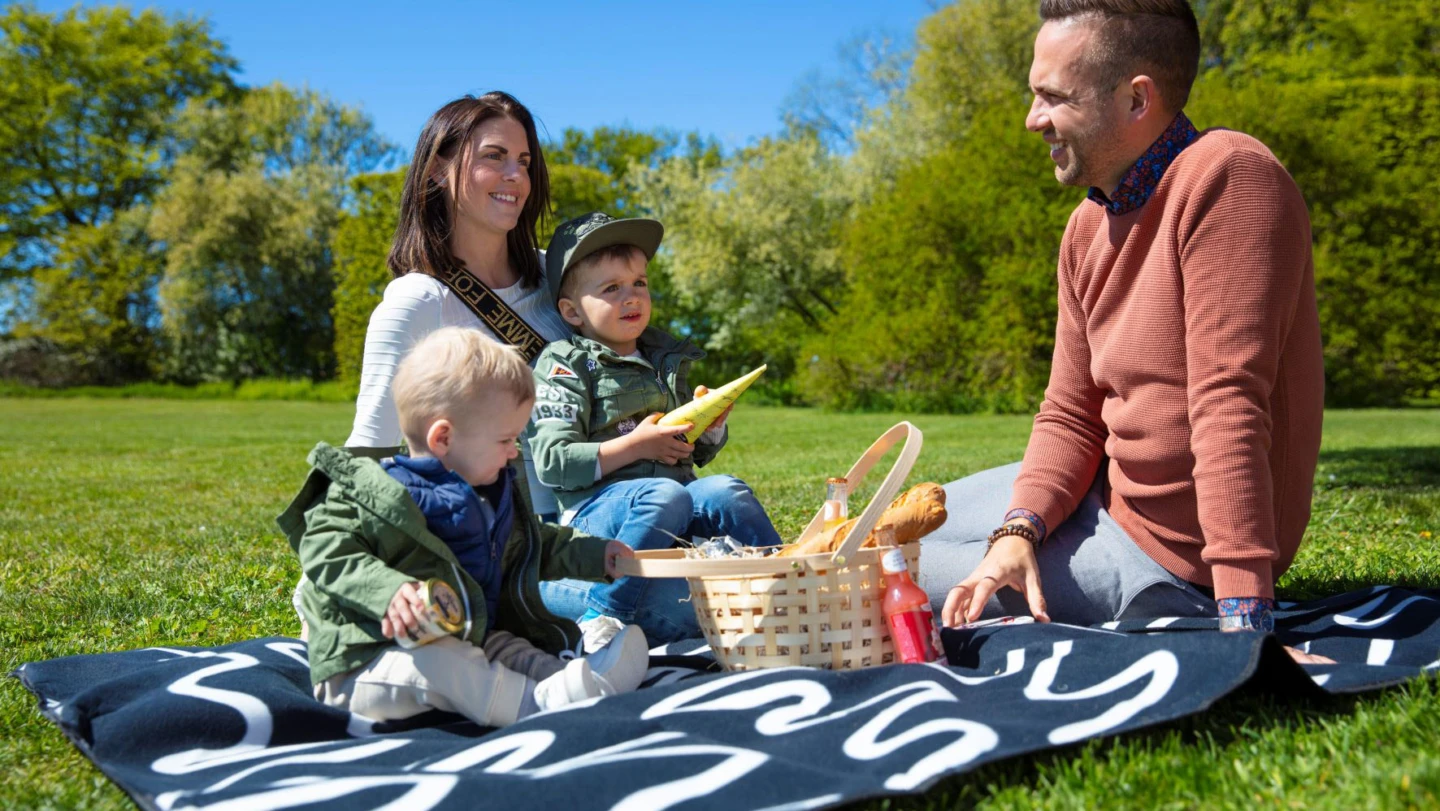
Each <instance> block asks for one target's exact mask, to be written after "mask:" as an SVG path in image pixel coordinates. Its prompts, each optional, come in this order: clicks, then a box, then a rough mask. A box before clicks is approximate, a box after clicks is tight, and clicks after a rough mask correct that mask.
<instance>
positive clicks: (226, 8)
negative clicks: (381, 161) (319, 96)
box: [39, 0, 931, 156]
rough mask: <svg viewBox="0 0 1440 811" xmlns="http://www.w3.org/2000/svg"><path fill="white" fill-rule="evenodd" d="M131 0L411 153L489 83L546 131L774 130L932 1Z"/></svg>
mask: <svg viewBox="0 0 1440 811" xmlns="http://www.w3.org/2000/svg"><path fill="white" fill-rule="evenodd" d="M72 5H74V4H73V3H58V2H41V3H39V7H40V8H41V9H43V10H46V11H59V10H63V9H66V8H69V7H70V6H72ZM86 5H94V4H93V3H86ZM131 5H133V6H135V7H147V6H154V7H158V8H161V9H163V10H165V11H167V12H170V13H176V12H178V13H184V14H188V15H195V16H205V17H208V18H209V19H210V21H211V26H212V31H213V32H214V33H215V35H216V36H217V37H218V38H219V39H221V40H222V41H224V42H226V43H227V44H228V45H229V47H230V51H231V53H232V54H233V55H234V56H235V57H236V58H237V59H239V61H240V63H241V67H242V70H243V73H242V75H241V78H242V81H244V82H245V83H247V84H265V83H268V82H271V81H275V80H279V81H282V82H285V83H286V84H289V85H295V86H300V85H308V86H310V87H311V88H314V89H316V90H320V91H323V92H325V93H327V94H329V95H330V96H332V97H334V98H336V99H338V100H340V101H342V102H345V103H347V104H355V105H360V106H362V107H363V108H364V109H365V111H366V112H368V113H369V114H370V116H371V117H372V118H373V119H374V121H375V124H376V127H377V129H378V130H379V131H380V132H381V134H383V135H384V136H386V137H387V138H389V139H390V140H391V141H393V142H395V143H396V144H398V145H399V146H400V147H401V148H402V149H403V150H404V151H405V152H406V153H407V156H408V153H409V151H410V150H411V149H412V148H413V146H414V140H415V136H416V135H417V134H418V133H419V131H420V128H421V126H422V125H423V124H424V122H425V119H426V117H427V116H428V115H429V114H430V113H431V112H433V111H434V110H435V109H436V108H438V107H439V106H440V105H441V104H443V103H445V102H446V101H448V100H450V99H451V98H454V97H455V96H458V95H461V94H463V93H467V92H483V91H485V90H489V89H502V90H507V91H509V92H511V93H513V94H514V95H515V96H517V97H518V98H519V99H520V100H521V101H522V102H524V103H525V104H526V105H527V106H529V107H530V109H531V110H532V111H533V112H534V113H535V114H536V116H537V117H538V118H539V119H540V121H541V123H542V124H543V125H544V127H545V129H546V130H548V132H549V134H550V135H551V136H554V137H558V136H559V134H560V132H561V131H562V130H563V129H565V128H566V127H578V128H581V129H590V128H592V127H596V126H600V125H612V126H613V125H620V124H628V125H630V126H634V127H637V128H641V129H649V128H652V127H660V126H664V127H671V128H674V129H678V130H682V131H685V130H700V131H701V132H703V133H706V134H710V135H714V136H716V137H718V138H719V139H720V140H721V143H722V144H724V145H725V146H727V147H734V146H739V145H742V144H745V143H746V142H748V141H750V140H751V139H754V138H756V137H757V136H760V135H764V134H766V133H769V132H774V131H775V130H777V129H778V128H779V126H780V124H779V110H780V107H781V103H782V101H783V100H784V98H785V96H786V95H787V94H788V93H789V92H790V91H791V90H792V89H793V88H794V86H795V84H796V82H797V81H798V80H799V79H800V78H801V77H802V76H804V75H805V74H806V73H807V71H810V70H813V69H820V70H822V71H834V69H835V62H836V53H837V49H838V47H839V46H840V44H841V43H842V42H844V41H845V40H847V39H849V38H850V37H851V36H853V35H855V34H856V33H862V32H866V31H871V30H877V29H878V30H883V31H888V32H890V33H892V34H895V35H900V36H905V37H909V36H910V35H911V34H913V32H914V30H915V26H916V25H917V24H918V23H919V22H920V20H921V19H923V18H924V17H925V16H926V15H927V14H929V13H930V11H931V0H884V2H860V0H837V1H836V2H813V1H807V2H789V3H762V2H754V1H753V0H741V1H738V2H727V3H695V2H684V0H675V1H674V2H638V1H636V2H590V3H581V2H550V3H497V2H485V1H484V0H476V1H475V2H459V1H458V0H446V2H428V3H419V2H413V3H404V4H401V3H374V2H363V0H362V1H357V2H348V3H345V2H331V1H330V0H323V1H317V2H272V1H271V0H260V1H259V2H256V1H254V0H251V1H248V2H239V1H238V0H198V2H172V1H171V0H164V2H157V3H133V4H131Z"/></svg>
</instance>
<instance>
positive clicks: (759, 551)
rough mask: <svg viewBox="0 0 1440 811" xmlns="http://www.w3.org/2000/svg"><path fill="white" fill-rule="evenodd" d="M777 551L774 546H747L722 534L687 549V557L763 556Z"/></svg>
mask: <svg viewBox="0 0 1440 811" xmlns="http://www.w3.org/2000/svg"><path fill="white" fill-rule="evenodd" d="M774 551H775V547H773V546H759V547H753V546H746V545H744V544H742V543H740V542H739V541H737V540H735V539H734V538H732V537H730V536H729V535H721V536H719V537H716V538H711V539H710V540H708V541H701V542H700V543H698V544H695V545H694V546H691V547H688V548H686V549H685V557H686V558H690V559H692V560H694V559H699V560H714V559H716V558H763V557H765V556H766V555H768V554H770V553H771V552H774Z"/></svg>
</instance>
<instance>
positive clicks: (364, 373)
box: [345, 252, 570, 513]
mask: <svg viewBox="0 0 1440 811" xmlns="http://www.w3.org/2000/svg"><path fill="white" fill-rule="evenodd" d="M540 265H541V266H542V267H543V266H544V265H545V256H544V254H543V252H542V253H541V256H540ZM494 293H495V295H497V296H499V297H500V299H501V300H503V301H504V302H505V303H506V304H508V305H510V308H511V309H513V310H514V311H515V314H516V315H518V316H520V317H521V318H523V319H525V323H527V324H529V325H530V326H531V327H532V328H533V329H534V330H535V331H536V332H538V333H540V337H541V338H543V339H544V340H546V341H558V340H561V339H564V338H568V337H569V336H570V326H569V325H568V324H566V323H565V322H564V321H562V320H561V319H560V314H559V313H558V312H557V311H556V309H555V302H554V301H553V300H551V298H550V290H549V288H548V287H547V286H546V285H544V284H541V285H539V286H538V287H534V288H529V289H527V288H525V287H522V286H521V285H519V284H514V285H511V286H510V287H503V288H500V289H498V290H495V291H494ZM441 327H465V328H467V329H478V330H480V331H481V332H483V333H485V334H486V335H488V336H490V337H491V338H494V339H495V340H499V339H498V338H496V336H495V333H494V332H492V331H491V330H490V328H489V327H488V326H487V325H486V324H485V322H483V321H481V320H480V318H479V317H478V316H476V315H475V313H473V312H471V310H470V308H469V307H467V306H466V305H465V302H463V301H461V300H460V299H459V298H457V297H456V296H455V294H453V293H451V292H450V288H448V287H446V286H445V285H444V284H443V283H442V282H440V280H438V279H436V278H435V277H433V276H427V275H425V274H423V273H407V274H405V275H404V276H401V277H399V278H398V279H395V280H394V281H392V282H390V284H388V285H386V286H385V296H384V298H383V299H382V300H381V301H380V304H379V305H378V306H376V307H375V312H373V313H371V314H370V325H369V326H368V327H367V328H366V330H365V357H364V362H363V365H362V367H361V371H360V395H359V397H357V398H356V400H355V424H354V426H353V427H352V428H351V431H350V438H349V439H347V440H346V441H345V444H346V445H347V446H349V447H361V448H388V447H393V446H396V445H400V444H402V443H403V442H404V435H403V434H402V433H401V432H400V418H399V416H398V415H396V413H395V398H394V396H393V394H392V393H391V391H390V384H391V382H392V381H393V380H394V379H395V367H396V366H397V365H399V363H400V359H401V358H403V357H405V353H407V352H409V351H410V348H411V347H413V346H414V345H415V344H416V343H417V342H419V340H420V339H421V338H424V337H425V336H426V335H429V334H430V333H432V332H434V331H435V330H437V329H440V328H441ZM523 451H524V457H525V471H526V473H527V474H528V475H529V478H530V485H531V494H532V497H533V499H534V501H535V505H534V506H535V509H536V511H537V512H541V513H548V512H554V510H555V506H554V500H553V496H551V495H550V492H549V490H548V489H546V488H543V487H536V485H537V484H538V480H537V479H536V478H535V473H534V464H533V463H532V462H531V461H530V449H529V448H528V447H525V448H523Z"/></svg>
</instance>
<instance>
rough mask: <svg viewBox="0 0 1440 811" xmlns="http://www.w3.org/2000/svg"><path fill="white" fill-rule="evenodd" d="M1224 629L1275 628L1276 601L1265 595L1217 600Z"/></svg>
mask: <svg viewBox="0 0 1440 811" xmlns="http://www.w3.org/2000/svg"><path fill="white" fill-rule="evenodd" d="M1215 610H1216V613H1218V614H1219V615H1220V630H1222V631H1261V632H1264V633H1269V632H1271V631H1274V630H1275V613H1274V612H1275V601H1274V600H1270V599H1266V598H1264V597H1227V598H1225V599H1223V600H1216V601H1215Z"/></svg>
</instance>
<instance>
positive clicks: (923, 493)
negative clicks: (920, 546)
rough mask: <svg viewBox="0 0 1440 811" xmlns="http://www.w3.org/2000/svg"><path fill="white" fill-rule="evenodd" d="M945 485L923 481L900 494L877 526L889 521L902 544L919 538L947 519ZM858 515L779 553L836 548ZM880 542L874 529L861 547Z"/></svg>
mask: <svg viewBox="0 0 1440 811" xmlns="http://www.w3.org/2000/svg"><path fill="white" fill-rule="evenodd" d="M945 515H946V513H945V488H943V487H941V486H940V485H938V484H936V483H934V482H924V483H923V484H917V485H915V486H914V487H912V488H910V489H909V490H906V491H905V492H904V493H901V494H900V497H899V498H897V499H895V500H894V501H892V502H890V506H889V507H888V508H886V510H885V512H883V513H881V515H880V520H879V521H877V522H876V525H877V526H883V525H885V524H889V525H890V526H892V527H893V528H894V530H895V541H896V542H897V543H901V544H907V543H911V542H913V541H918V540H920V539H921V538H923V537H925V536H926V535H929V534H930V533H931V532H933V531H935V529H936V528H937V527H939V526H940V525H941V524H943V523H945ZM857 520H859V519H858V517H857V518H851V519H850V520H848V521H846V522H845V523H843V524H841V525H840V526H838V527H835V528H833V529H827V530H825V531H824V532H822V533H820V534H819V535H816V536H815V537H814V538H811V539H810V540H808V541H805V542H804V543H794V544H789V545H788V546H785V547H783V548H782V549H781V550H780V551H779V552H778V553H777V554H779V555H783V556H786V557H789V556H794V555H815V554H821V553H826V552H834V551H835V550H836V549H839V548H840V545H841V544H843V543H844V542H845V539H846V538H847V537H849V535H850V530H851V529H852V528H854V526H855V522H856V521H857ZM877 543H878V540H877V538H876V535H875V532H874V531H873V530H872V531H871V532H870V534H869V535H866V536H865V543H864V544H862V545H861V548H870V547H874V546H875V545H876V544H877Z"/></svg>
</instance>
